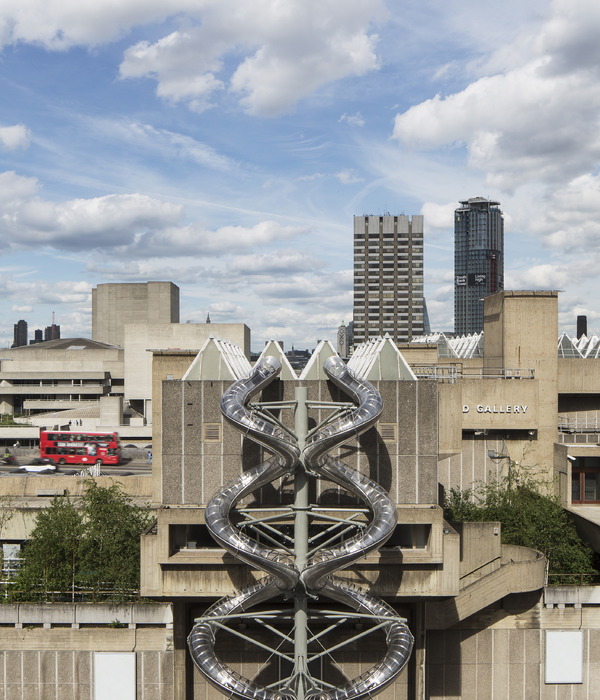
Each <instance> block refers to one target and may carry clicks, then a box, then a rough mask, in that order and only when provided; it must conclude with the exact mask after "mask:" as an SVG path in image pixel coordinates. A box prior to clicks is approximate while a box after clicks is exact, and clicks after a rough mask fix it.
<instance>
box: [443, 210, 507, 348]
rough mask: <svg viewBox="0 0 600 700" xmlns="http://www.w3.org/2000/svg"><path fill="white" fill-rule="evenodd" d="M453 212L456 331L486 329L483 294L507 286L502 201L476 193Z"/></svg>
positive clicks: (476, 331)
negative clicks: (484, 326) (489, 198)
mask: <svg viewBox="0 0 600 700" xmlns="http://www.w3.org/2000/svg"><path fill="white" fill-rule="evenodd" d="M460 204H461V206H460V207H459V208H458V209H456V210H455V212H454V331H455V333H456V335H466V334H467V333H479V332H480V331H482V330H483V298H484V297H486V296H487V295H488V294H494V293H495V292H498V291H500V290H501V289H504V219H503V217H502V212H501V211H500V202H492V201H489V200H487V199H484V198H483V197H473V198H472V199H468V200H467V201H465V202H461V203H460Z"/></svg>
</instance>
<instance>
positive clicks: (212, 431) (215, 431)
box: [204, 423, 223, 442]
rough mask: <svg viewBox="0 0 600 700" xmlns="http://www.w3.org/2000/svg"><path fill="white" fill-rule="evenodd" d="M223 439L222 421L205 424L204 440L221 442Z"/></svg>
mask: <svg viewBox="0 0 600 700" xmlns="http://www.w3.org/2000/svg"><path fill="white" fill-rule="evenodd" d="M222 439H223V438H222V435H221V424H220V423H205V424H204V442H221V441H222Z"/></svg>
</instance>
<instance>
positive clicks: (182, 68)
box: [120, 0, 381, 115]
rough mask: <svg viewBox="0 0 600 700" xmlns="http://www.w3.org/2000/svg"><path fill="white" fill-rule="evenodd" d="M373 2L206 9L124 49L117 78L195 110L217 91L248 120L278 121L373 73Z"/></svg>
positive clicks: (270, 2)
mask: <svg viewBox="0 0 600 700" xmlns="http://www.w3.org/2000/svg"><path fill="white" fill-rule="evenodd" d="M380 13H381V5H380V3H379V2H375V3H374V2H370V1H369V0H348V2H346V3H344V4H343V5H340V3H339V2H337V0H325V1H324V0H302V1H300V0H293V1H289V2H286V3H280V2H277V1H276V0H259V1H257V2H255V3H252V4H250V3H240V2H238V1H237V0H220V2H218V3H217V2H210V3H206V6H205V7H204V8H203V11H202V12H201V13H198V15H197V18H198V20H199V24H198V25H197V26H191V27H186V28H185V29H181V30H177V31H175V32H172V33H171V34H169V35H168V36H165V37H163V38H162V39H160V40H158V41H156V42H154V43H152V44H151V43H149V42H147V41H144V42H140V43H138V44H136V45H135V46H133V47H131V48H130V49H128V50H127V51H126V53H125V58H124V60H123V62H122V64H121V68H120V74H121V77H122V78H140V77H151V78H154V79H156V80H157V82H158V87H157V93H158V95H159V96H161V97H164V98H167V99H171V100H174V101H186V102H188V103H189V104H190V106H191V107H192V108H193V109H196V110H198V111H202V110H203V109H205V108H207V107H209V106H210V105H211V100H212V99H213V97H214V95H215V94H216V93H218V92H219V91H222V90H223V89H224V88H227V89H229V90H230V91H231V92H232V93H233V94H234V95H236V96H237V97H238V98H239V100H240V102H241V104H242V105H243V107H244V109H245V110H246V111H247V112H248V113H250V114H266V115H277V114H282V113H285V112H288V111H290V110H291V109H292V108H293V106H294V105H295V104H296V102H298V100H300V99H303V98H304V97H306V96H308V95H310V94H311V93H312V92H313V91H314V90H316V89H318V88H319V87H320V86H322V85H325V84H326V83H329V82H332V81H335V80H339V79H341V78H345V77H348V76H356V75H364V74H365V73H367V72H369V71H372V70H375V69H376V68H377V67H378V60H377V57H376V55H375V43H376V36H375V35H373V34H368V33H367V31H368V27H369V23H370V21H371V20H372V19H374V18H376V17H377V16H378V15H379V14H380Z"/></svg>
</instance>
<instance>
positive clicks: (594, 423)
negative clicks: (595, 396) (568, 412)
mask: <svg viewBox="0 0 600 700" xmlns="http://www.w3.org/2000/svg"><path fill="white" fill-rule="evenodd" d="M558 430H559V431H560V432H561V433H598V432H600V421H599V420H598V416H594V417H593V418H591V417H589V418H586V419H585V420H578V419H577V418H566V417H565V416H559V417H558Z"/></svg>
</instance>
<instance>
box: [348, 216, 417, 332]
mask: <svg viewBox="0 0 600 700" xmlns="http://www.w3.org/2000/svg"><path fill="white" fill-rule="evenodd" d="M424 313H425V300H424V297H423V217H422V216H413V217H412V220H411V219H409V218H408V216H404V215H402V216H390V215H389V214H388V215H386V216H355V217H354V341H353V343H354V345H359V344H360V343H364V342H365V341H367V340H369V338H376V337H379V336H384V335H388V334H389V336H390V337H391V338H392V339H393V340H394V342H396V343H405V342H408V341H410V340H411V339H412V338H413V337H414V336H419V335H423V333H424V331H425V325H424Z"/></svg>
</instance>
